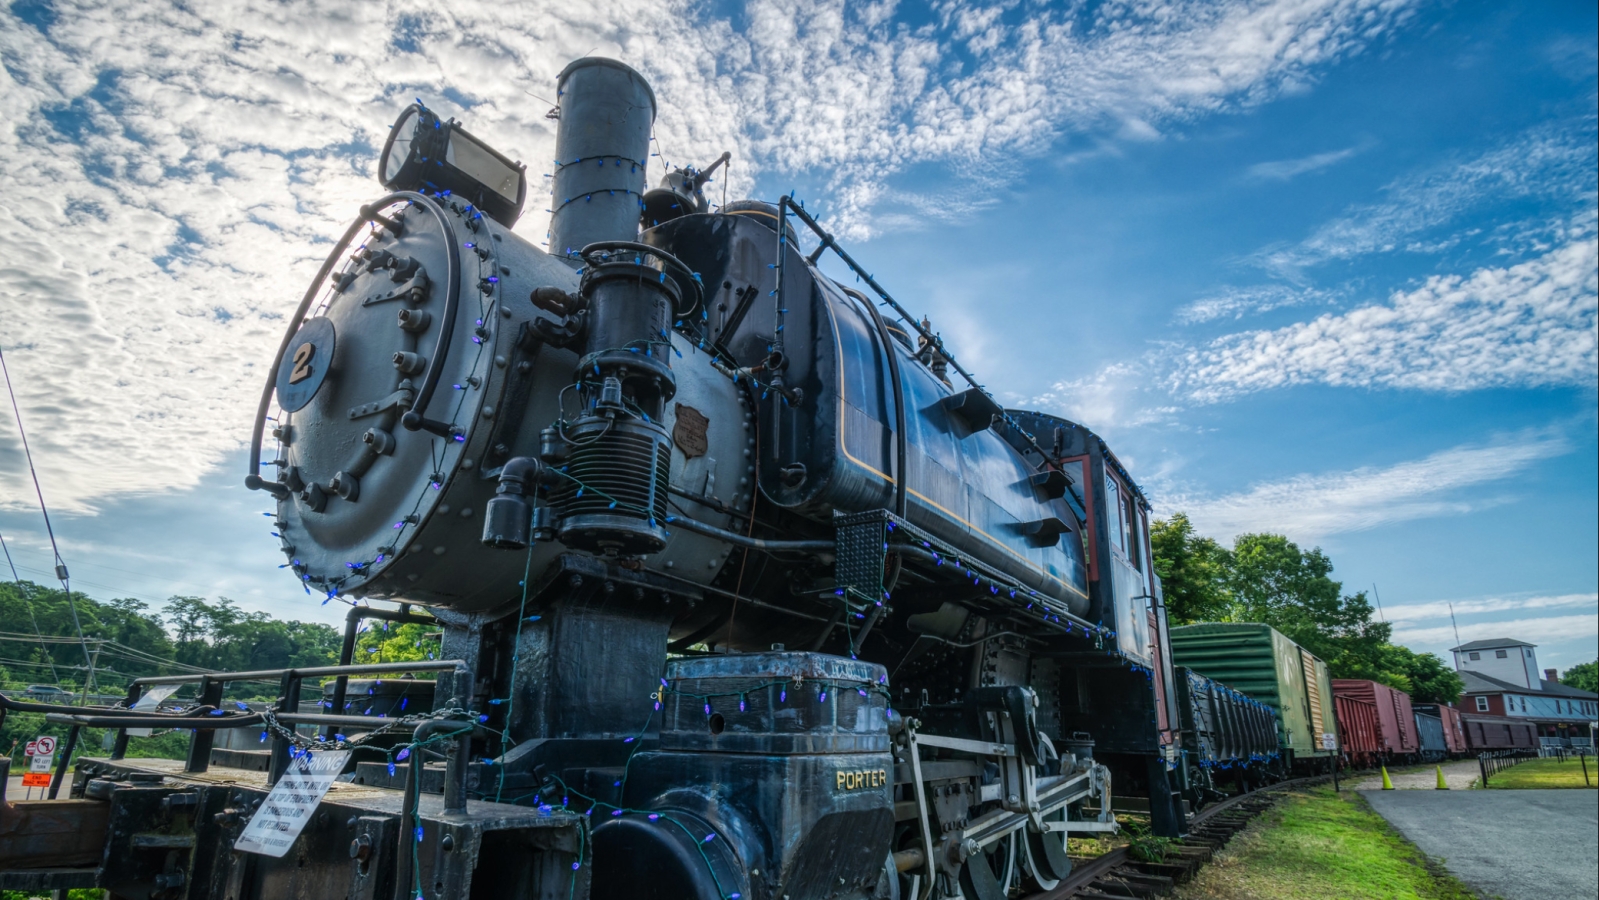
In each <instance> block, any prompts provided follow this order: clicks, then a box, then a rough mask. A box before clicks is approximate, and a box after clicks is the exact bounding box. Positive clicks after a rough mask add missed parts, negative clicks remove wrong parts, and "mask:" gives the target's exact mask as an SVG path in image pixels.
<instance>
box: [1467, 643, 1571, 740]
mask: <svg viewBox="0 0 1599 900" xmlns="http://www.w3.org/2000/svg"><path fill="white" fill-rule="evenodd" d="M1535 646H1536V645H1534V644H1529V643H1526V642H1525V641H1517V640H1510V639H1498V640H1486V641H1472V642H1470V643H1467V644H1461V645H1460V646H1459V647H1456V648H1454V654H1455V668H1456V670H1457V671H1459V672H1460V677H1461V678H1462V679H1463V680H1464V681H1465V682H1466V690H1465V692H1464V693H1463V694H1462V695H1461V698H1460V708H1461V711H1462V712H1463V713H1465V714H1466V716H1467V717H1468V718H1469V717H1472V716H1473V715H1479V716H1480V715H1488V716H1503V717H1505V718H1507V719H1510V720H1513V721H1518V722H1527V723H1529V724H1531V725H1533V726H1534V727H1535V728H1536V730H1537V734H1538V737H1539V738H1541V739H1542V742H1543V743H1544V744H1555V745H1560V746H1566V747H1570V746H1590V747H1591V746H1593V730H1594V723H1595V720H1596V719H1599V694H1595V693H1592V692H1591V691H1581V690H1577V689H1576V688H1573V687H1567V686H1566V685H1563V684H1561V683H1560V681H1559V680H1558V679H1557V678H1556V674H1557V673H1556V672H1555V670H1554V669H1545V670H1543V673H1542V677H1539V674H1538V668H1537V666H1538V658H1537V656H1536V654H1535V652H1534V647H1535Z"/></svg>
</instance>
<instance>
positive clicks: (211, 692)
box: [0, 659, 472, 800]
mask: <svg viewBox="0 0 1599 900" xmlns="http://www.w3.org/2000/svg"><path fill="white" fill-rule="evenodd" d="M390 672H451V673H453V674H454V675H455V679H454V683H455V685H457V686H459V685H467V686H470V685H471V684H472V677H471V672H470V670H469V669H468V668H467V666H466V663H465V662H464V661H462V660H457V659H446V660H430V661H424V662H389V663H369V664H365V665H342V666H310V667H306V668H298V669H295V668H289V669H260V670H257V671H251V672H207V673H204V674H191V675H157V676H149V677H145V678H135V679H134V680H133V681H132V682H131V683H130V684H129V685H128V693H127V696H126V697H125V698H123V700H122V702H121V704H120V705H118V706H109V707H84V706H66V705H60V704H54V703H28V702H24V701H19V700H12V699H11V698H9V697H6V696H4V695H0V722H4V720H5V714H6V713H7V712H35V713H44V714H45V721H47V722H50V723H51V724H55V725H65V726H67V728H68V730H67V737H66V740H64V741H63V742H62V748H61V760H60V762H59V763H58V764H57V766H56V771H55V776H54V777H53V778H52V779H51V781H50V791H49V798H50V799H52V800H54V799H56V796H57V794H58V793H59V792H60V790H61V781H62V779H63V778H64V776H65V773H66V772H67V770H68V769H69V768H70V767H71V762H72V755H73V752H74V751H75V750H76V749H77V744H78V737H79V733H80V732H81V730H82V729H84V728H114V729H116V732H117V733H116V739H115V742H114V743H113V744H112V749H111V758H112V759H122V758H123V757H124V756H126V755H127V751H128V729H130V728H150V729H154V728H162V729H175V728H186V729H189V731H190V734H189V749H188V753H187V754H186V758H185V760H184V766H183V771H184V772H186V773H200V772H204V771H206V769H207V768H209V767H210V764H211V747H212V745H213V743H214V742H215V738H216V731H217V729H219V728H245V727H250V726H256V725H261V724H263V722H264V721H265V717H264V716H263V714H262V713H259V712H255V711H252V710H248V709H225V708H223V706H222V690H223V688H224V687H225V686H226V685H227V684H228V683H229V682H234V681H269V680H273V679H276V680H278V681H279V683H280V685H281V691H280V693H279V695H278V699H277V702H276V704H275V706H276V709H275V710H274V712H273V715H274V718H276V720H277V721H278V722H281V723H283V724H285V725H289V726H291V727H292V726H294V725H315V726H318V727H326V728H329V729H331V728H335V727H343V728H350V729H371V728H373V727H374V722H373V720H372V718H371V717H370V716H344V715H320V714H312V713H301V712H300V711H299V705H300V688H301V682H302V681H304V680H305V679H307V678H337V679H339V680H340V681H341V682H343V681H345V680H346V679H348V678H349V677H350V676H352V675H384V674H388V673H390ZM158 684H197V685H198V686H199V705H198V706H194V707H190V708H188V709H185V710H184V711H182V712H177V713H173V712H159V711H156V710H150V711H145V710H135V709H133V706H134V704H135V703H137V702H138V701H139V698H140V696H142V695H143V693H144V689H145V688H147V687H149V686H152V685H158ZM434 705H435V707H437V706H439V703H438V700H437V699H435V703H434ZM421 725H426V723H425V722H423V723H418V725H417V726H410V727H412V728H416V727H420V726H421ZM270 737H271V757H270V760H271V762H270V765H269V767H268V776H267V777H268V781H269V782H276V781H277V780H278V779H279V778H280V777H282V775H283V773H284V772H286V771H288V768H289V759H290V756H289V741H288V740H287V739H286V738H284V737H283V736H282V735H280V734H276V733H274V734H271V735H270ZM452 762H454V759H453V757H452ZM458 768H460V769H461V770H462V774H464V768H465V767H464V760H463V764H462V765H460V766H458ZM454 774H456V773H452V775H454ZM449 780H450V781H454V780H457V779H455V778H450V779H449Z"/></svg>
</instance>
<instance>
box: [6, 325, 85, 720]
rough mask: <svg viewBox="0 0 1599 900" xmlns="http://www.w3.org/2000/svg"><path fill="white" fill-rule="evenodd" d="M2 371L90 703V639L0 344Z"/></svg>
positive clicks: (9, 369)
mask: <svg viewBox="0 0 1599 900" xmlns="http://www.w3.org/2000/svg"><path fill="white" fill-rule="evenodd" d="M0 373H3V374H4V375H5V379H6V393H7V394H10V395H11V412H12V414H13V415H15V416H16V418H17V434H19V435H21V436H22V452H23V454H24V455H25V456H27V458H28V474H29V475H32V476H33V492H34V493H35V494H37V495H38V497H39V512H40V514H42V515H43V516H44V531H45V534H48V535H49V536H50V551H51V552H52V553H54V554H55V558H56V577H57V578H59V579H61V589H62V590H64V591H66V592H67V607H68V608H69V609H71V610H72V627H73V628H75V629H76V630H77V632H78V643H79V645H81V646H82V647H83V661H84V662H85V663H87V664H88V666H89V674H88V677H87V678H85V679H84V681H83V702H84V704H85V705H87V704H88V702H89V689H90V688H91V687H92V686H94V659H93V658H92V657H90V656H89V643H88V642H87V641H85V640H84V639H83V623H82V622H81V621H79V619H78V604H77V602H76V601H74V600H73V599H72V580H71V576H70V575H69V573H68V572H67V562H66V560H64V559H62V558H61V548H60V547H59V546H58V545H57V544H56V532H55V528H53V527H52V526H51V525H50V510H49V508H48V507H46V506H45V505H44V488H42V487H40V486H39V470H38V469H35V468H34V466H33V449H32V448H31V447H29V446H28V432H27V430H26V429H25V428H23V427H22V408H21V407H19V406H18V405H17V392H16V389H15V388H13V387H12V386H11V368H10V367H9V366H7V365H6V354H5V349H4V348H0ZM8 555H9V551H8Z"/></svg>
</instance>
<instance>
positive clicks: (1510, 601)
mask: <svg viewBox="0 0 1599 900" xmlns="http://www.w3.org/2000/svg"><path fill="white" fill-rule="evenodd" d="M1572 607H1599V593H1592V592H1590V593H1587V594H1554V595H1549V596H1534V597H1482V598H1477V599H1466V600H1432V601H1429V602H1426V603H1405V604H1402V605H1399V606H1389V607H1387V608H1386V609H1385V610H1384V613H1385V614H1386V616H1387V619H1388V621H1390V622H1393V623H1395V625H1399V624H1406V625H1408V624H1412V623H1416V622H1427V621H1433V620H1440V619H1442V620H1447V619H1448V618H1449V615H1450V613H1451V612H1453V613H1454V615H1455V617H1456V618H1457V619H1459V618H1464V617H1467V616H1483V615H1493V614H1496V613H1505V612H1523V613H1524V612H1531V611H1533V610H1543V609H1570V608H1572Z"/></svg>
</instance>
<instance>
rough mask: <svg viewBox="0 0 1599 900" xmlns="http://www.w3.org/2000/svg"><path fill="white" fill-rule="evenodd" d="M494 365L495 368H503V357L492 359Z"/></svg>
mask: <svg viewBox="0 0 1599 900" xmlns="http://www.w3.org/2000/svg"><path fill="white" fill-rule="evenodd" d="M494 364H495V365H496V366H499V367H500V368H502V369H503V368H505V357H503V356H496V357H494Z"/></svg>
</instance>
